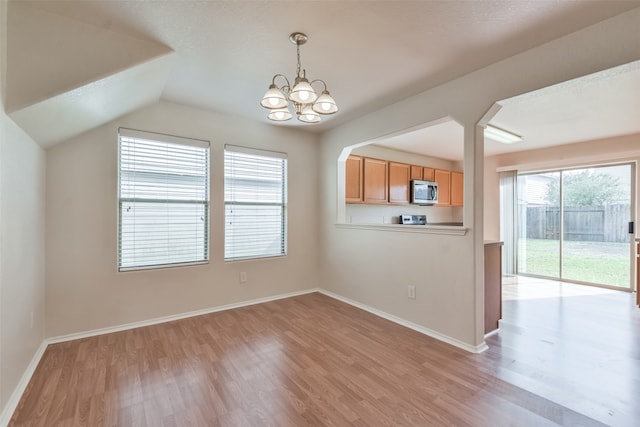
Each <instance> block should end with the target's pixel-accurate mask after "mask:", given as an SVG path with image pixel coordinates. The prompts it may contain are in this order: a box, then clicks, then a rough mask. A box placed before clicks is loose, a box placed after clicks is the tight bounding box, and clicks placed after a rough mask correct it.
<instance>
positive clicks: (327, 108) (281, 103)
mask: <svg viewBox="0 0 640 427" xmlns="http://www.w3.org/2000/svg"><path fill="white" fill-rule="evenodd" d="M289 40H291V42H292V43H293V44H295V45H296V51H297V57H298V62H297V69H296V77H295V79H294V85H293V86H291V84H290V83H289V79H287V77H286V76H284V75H283V74H276V75H275V76H273V79H272V82H271V85H269V89H267V92H266V93H265V94H264V96H263V97H262V100H261V101H260V105H262V106H263V107H264V108H266V109H268V110H269V113H268V114H267V117H268V118H269V119H270V120H273V121H286V120H289V119H290V118H291V117H293V114H292V113H291V109H290V108H289V106H290V105H291V107H292V108H293V111H295V113H296V116H297V117H298V120H300V121H301V122H304V123H318V122H319V121H321V120H322V118H321V115H328V114H334V113H336V112H337V111H338V105H337V104H336V101H335V100H334V99H333V98H332V97H331V95H330V94H329V91H328V90H327V84H326V83H325V82H324V81H323V80H319V79H317V80H312V81H311V82H309V80H308V79H307V77H306V70H303V69H302V67H301V66H300V46H301V45H303V44H305V43H306V42H307V40H308V37H307V36H306V35H305V34H303V33H292V34H291V35H290V36H289ZM278 78H280V80H284V82H283V83H282V85H281V86H279V87H278V85H277V83H276V80H277V79H278ZM315 83H322V85H323V89H322V93H321V94H320V96H318V93H317V92H316V91H315V89H314V88H313V85H314V84H315Z"/></svg>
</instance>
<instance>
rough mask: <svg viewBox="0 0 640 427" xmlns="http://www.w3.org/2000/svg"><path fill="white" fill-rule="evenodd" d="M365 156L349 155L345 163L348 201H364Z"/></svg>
mask: <svg viewBox="0 0 640 427" xmlns="http://www.w3.org/2000/svg"><path fill="white" fill-rule="evenodd" d="M363 170H364V168H363V158H362V157H360V156H349V158H348V159H347V161H346V164H345V171H346V172H345V201H346V202H347V203H362V202H363V201H364V197H363V194H362V193H363V191H362V190H363V188H362V187H363V185H362V175H363Z"/></svg>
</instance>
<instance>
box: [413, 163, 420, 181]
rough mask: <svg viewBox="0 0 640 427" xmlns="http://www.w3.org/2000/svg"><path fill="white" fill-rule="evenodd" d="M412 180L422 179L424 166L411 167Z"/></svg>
mask: <svg viewBox="0 0 640 427" xmlns="http://www.w3.org/2000/svg"><path fill="white" fill-rule="evenodd" d="M411 179H422V166H416V165H411Z"/></svg>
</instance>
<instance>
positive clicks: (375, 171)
mask: <svg viewBox="0 0 640 427" xmlns="http://www.w3.org/2000/svg"><path fill="white" fill-rule="evenodd" d="M364 202H365V203H387V162H386V161H385V160H378V159H369V158H367V157H365V158H364Z"/></svg>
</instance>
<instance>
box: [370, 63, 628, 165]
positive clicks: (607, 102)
mask: <svg viewBox="0 0 640 427" xmlns="http://www.w3.org/2000/svg"><path fill="white" fill-rule="evenodd" d="M498 104H500V105H501V106H502V108H501V109H500V110H499V111H498V113H497V114H496V115H495V116H494V117H493V119H492V120H491V121H490V124H492V125H494V126H497V127H499V128H501V129H505V130H508V131H510V132H512V133H515V134H517V135H520V136H522V138H523V140H522V141H521V142H518V143H516V144H509V145H506V144H502V143H500V142H497V141H494V140H491V139H489V138H485V156H491V155H497V154H504V153H508V152H514V151H524V150H534V149H538V148H544V147H550V146H553V145H561V144H572V143H576V142H582V141H589V140H594V139H605V138H611V137H615V136H621V135H630V134H636V133H640V119H639V118H640V61H639V62H634V63H631V64H627V65H625V66H622V67H618V68H615V69H611V70H607V71H604V72H601V73H596V74H593V75H589V76H585V77H583V78H579V79H576V80H572V81H568V82H565V83H562V84H559V85H556V86H551V87H547V88H544V89H540V90H538V91H535V92H531V93H527V94H523V95H520V96H517V97H514V98H510V99H505V100H502V101H499V102H498ZM463 138H464V129H463V128H462V126H460V125H459V124H458V123H456V122H454V121H452V120H443V121H440V122H438V123H434V124H428V125H427V126H425V127H422V128H419V129H411V130H409V131H408V132H405V133H403V134H400V135H396V136H394V137H392V138H385V139H384V140H380V141H374V142H373V143H375V144H377V145H382V146H387V147H392V148H396V149H399V150H403V151H408V152H410V153H418V154H423V155H427V156H432V157H439V158H443V159H448V160H462V158H463V157H464V146H463V145H464V141H463Z"/></svg>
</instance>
